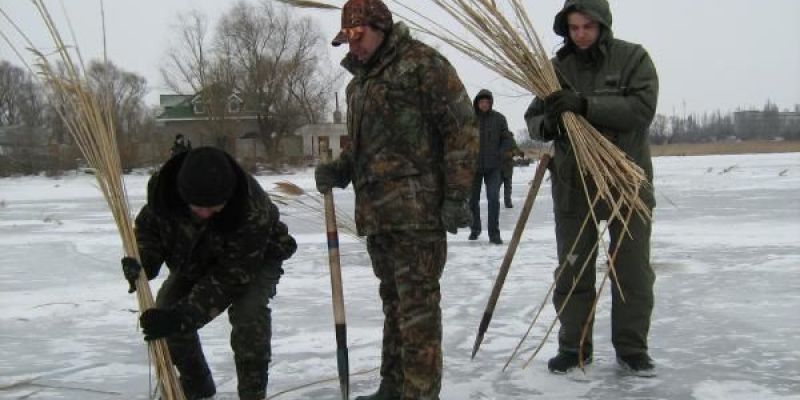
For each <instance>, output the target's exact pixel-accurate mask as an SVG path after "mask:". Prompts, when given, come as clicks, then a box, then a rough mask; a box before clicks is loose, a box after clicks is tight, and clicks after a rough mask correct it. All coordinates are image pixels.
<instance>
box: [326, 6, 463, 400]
mask: <svg viewBox="0 0 800 400" xmlns="http://www.w3.org/2000/svg"><path fill="white" fill-rule="evenodd" d="M342 43H348V45H349V48H350V51H349V53H348V54H347V56H346V57H345V58H344V60H343V61H342V66H344V67H345V68H346V69H347V70H348V71H350V72H351V73H352V74H353V79H352V80H351V81H350V83H349V84H348V85H347V130H348V135H349V137H350V140H351V142H350V143H351V145H350V146H349V147H348V148H347V149H346V150H345V151H344V152H342V154H341V156H340V157H339V159H337V160H335V161H333V162H330V163H326V164H321V165H319V166H318V167H317V169H316V173H315V176H316V183H317V189H319V191H320V192H322V193H326V192H328V191H329V190H331V188H332V187H340V188H344V187H346V186H347V185H349V184H350V183H352V184H353V190H355V196H356V200H355V201H356V205H355V213H356V228H357V230H358V233H359V234H360V235H365V236H367V250H368V252H369V255H370V258H371V260H372V268H373V271H374V272H375V275H376V276H377V277H378V279H380V296H381V300H382V302H383V312H384V315H385V320H384V327H383V352H382V357H381V358H382V362H381V384H380V387H379V388H378V391H377V392H376V393H375V394H373V395H370V396H362V397H358V398H357V399H361V400H364V399H366V400H394V399H416V400H435V399H438V398H439V391H440V388H441V380H442V311H441V308H440V306H439V301H440V299H441V294H440V291H439V279H440V278H441V275H442V271H443V269H444V265H445V261H446V259H447V239H446V236H445V231H449V232H451V233H456V231H457V229H458V228H463V227H467V226H468V225H469V223H470V212H469V209H468V208H467V198H468V196H469V191H470V185H471V183H472V175H473V169H474V165H475V156H476V154H477V150H478V148H477V131H476V129H475V122H474V115H473V112H472V109H471V106H470V101H469V97H468V96H467V94H466V91H465V90H464V86H463V85H462V83H461V80H460V79H459V78H458V75H457V74H456V71H455V69H454V68H453V67H452V66H451V65H450V63H449V62H448V61H447V59H445V58H444V57H443V56H442V55H441V54H439V53H438V52H437V51H435V50H434V49H433V48H431V47H429V46H427V45H425V44H423V43H422V42H419V41H417V40H415V39H413V38H412V37H411V35H410V32H409V29H408V27H407V26H406V25H405V24H404V23H402V22H398V23H396V24H394V23H393V22H392V14H391V13H390V12H389V10H388V8H387V7H386V5H385V4H384V3H383V2H382V1H380V0H350V1H348V2H347V3H346V4H345V5H344V8H343V9H342V30H341V31H340V32H339V34H338V35H337V36H336V38H335V39H334V41H333V45H334V46H338V45H340V44H342Z"/></svg>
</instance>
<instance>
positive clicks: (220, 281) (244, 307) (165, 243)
mask: <svg viewBox="0 0 800 400" xmlns="http://www.w3.org/2000/svg"><path fill="white" fill-rule="evenodd" d="M184 157H185V155H178V156H176V157H173V158H171V159H170V160H169V161H167V162H166V163H165V164H164V166H163V167H162V168H161V170H160V171H159V172H158V173H157V174H155V175H154V176H153V177H152V178H151V179H150V182H149V183H148V200H147V204H146V205H145V206H144V207H143V208H142V210H141V211H140V212H139V214H138V216H137V218H136V238H137V241H138V244H139V252H140V256H141V263H142V267H143V268H144V269H145V270H146V272H147V275H148V276H152V277H154V276H156V275H157V274H158V271H159V269H160V267H161V265H162V264H163V263H166V265H167V267H168V268H169V271H170V274H169V278H168V279H167V281H166V282H165V286H164V288H163V289H162V290H161V291H159V298H160V300H158V302H159V303H160V304H159V307H161V306H163V307H168V308H171V309H173V310H175V311H177V312H180V313H182V314H183V315H184V316H186V317H187V319H188V320H189V321H190V322H191V323H192V325H193V327H194V328H195V329H199V328H201V327H202V326H204V325H205V324H207V323H208V322H209V321H211V320H212V319H214V318H215V317H216V316H218V315H219V314H221V313H222V312H224V311H225V310H226V309H229V319H230V322H231V325H232V326H233V331H232V333H231V346H232V348H233V350H234V355H235V358H236V366H237V374H238V375H239V378H240V381H239V385H240V396H242V398H246V397H244V396H252V395H253V393H255V395H254V396H255V397H247V398H260V397H258V394H259V393H261V395H262V397H263V393H264V391H265V389H266V371H267V368H268V363H269V358H270V356H269V354H270V352H269V342H270V335H271V329H270V317H269V308H268V307H267V304H268V299H269V297H270V296H273V295H274V294H275V287H276V285H277V283H278V281H279V279H280V276H281V274H282V273H283V269H282V268H281V265H282V261H283V260H285V259H288V258H289V257H290V256H291V255H292V254H293V253H294V251H295V249H296V244H295V241H294V239H293V238H292V237H291V235H289V233H288V230H287V228H286V225H285V224H283V223H282V222H281V221H280V220H279V213H278V209H277V207H276V206H275V205H274V204H273V203H272V202H271V201H270V199H269V197H268V196H267V195H266V193H264V191H263V190H262V189H261V187H260V186H259V185H258V183H257V182H256V181H255V179H253V177H252V176H250V175H249V174H247V173H246V172H244V171H243V170H242V169H241V167H239V166H238V164H236V163H235V161H233V159H232V158H231V162H232V163H233V165H234V166H235V172H236V175H237V183H236V188H235V190H234V194H233V197H231V199H230V200H228V202H227V203H226V205H225V207H224V208H223V210H222V211H221V212H219V213H217V214H215V215H214V216H213V217H212V218H210V219H209V220H207V221H201V220H198V219H196V218H195V217H193V216H192V215H191V214H190V212H189V208H188V206H187V205H186V204H185V203H184V202H183V200H182V199H181V197H180V195H179V194H178V192H177V188H176V187H177V186H176V184H175V182H176V181H175V180H176V176H177V172H178V170H179V169H180V166H181V164H182V162H183V159H184ZM171 340H172V338H171ZM175 341H177V342H176V344H175V346H170V353H171V355H172V356H173V358H174V359H176V360H179V361H176V365H178V366H179V368H181V367H180V364H179V363H180V362H181V361H180V360H183V359H186V360H189V361H186V362H185V364H186V365H191V367H186V368H187V371H189V372H188V373H189V374H190V375H193V376H195V375H202V371H203V369H206V370H207V366H206V367H205V368H203V367H202V366H204V365H205V360H204V358H203V357H202V350H201V349H200V344H199V342H198V341H196V332H192V333H190V334H187V335H182V336H181V337H176V338H175ZM173 349H174V351H173ZM198 354H199V355H198ZM242 390H244V391H242Z"/></svg>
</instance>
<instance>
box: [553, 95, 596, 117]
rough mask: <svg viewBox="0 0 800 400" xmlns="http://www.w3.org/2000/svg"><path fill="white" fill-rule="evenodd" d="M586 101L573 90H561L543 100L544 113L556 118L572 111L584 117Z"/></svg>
mask: <svg viewBox="0 0 800 400" xmlns="http://www.w3.org/2000/svg"><path fill="white" fill-rule="evenodd" d="M586 107H587V100H586V98H585V97H583V96H581V95H580V94H578V92H575V91H574V90H569V89H561V90H558V91H556V92H553V93H550V95H549V96H547V97H545V98H544V112H545V114H551V115H554V116H556V117H560V116H561V114H563V113H565V112H567V111H572V112H573V113H575V114H578V115H586Z"/></svg>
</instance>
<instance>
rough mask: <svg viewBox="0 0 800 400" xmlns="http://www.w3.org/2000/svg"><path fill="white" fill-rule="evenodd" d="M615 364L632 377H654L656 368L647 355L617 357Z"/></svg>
mask: <svg viewBox="0 0 800 400" xmlns="http://www.w3.org/2000/svg"><path fill="white" fill-rule="evenodd" d="M617 363H619V366H620V367H621V368H622V369H623V370H624V371H627V372H629V373H631V374H633V375H636V376H641V377H644V378H650V377H654V376H656V367H655V365H653V360H652V359H651V358H650V356H648V355H647V353H639V354H631V355H627V356H617Z"/></svg>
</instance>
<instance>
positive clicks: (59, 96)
mask: <svg viewBox="0 0 800 400" xmlns="http://www.w3.org/2000/svg"><path fill="white" fill-rule="evenodd" d="M32 2H33V4H34V6H35V7H36V9H37V11H38V13H39V15H40V16H41V18H42V20H43V22H44V24H45V26H46V28H47V30H48V33H49V35H50V38H51V39H52V41H53V43H54V45H55V48H56V50H55V52H54V53H53V54H52V55H55V56H56V58H57V60H58V61H59V63H60V65H61V66H62V68H63V71H58V70H57V69H56V68H54V66H53V64H52V63H51V61H50V60H49V59H48V55H46V54H45V53H43V52H42V51H40V50H38V49H36V47H35V46H34V45H33V43H32V42H31V41H30V40H29V39H28V38H27V36H25V34H24V32H22V31H21V30H20V29H19V28H18V27H17V26H16V25H14V26H15V28H17V31H18V32H19V33H20V35H21V36H22V37H23V38H24V39H25V40H26V41H27V44H28V48H29V50H30V51H31V52H32V53H33V54H34V55H35V58H36V60H37V61H36V63H35V64H34V66H35V67H36V69H37V70H38V71H37V74H36V76H37V77H38V78H39V79H40V80H41V82H42V83H43V84H44V85H45V86H46V87H47V88H48V89H49V90H50V91H51V92H52V98H51V99H52V101H54V102H55V104H54V109H55V110H56V111H57V112H58V114H59V117H60V118H61V120H62V121H63V123H64V125H65V126H66V128H67V130H68V131H69V133H70V135H71V136H72V137H73V139H74V140H75V143H76V144H77V145H78V148H79V149H80V151H81V153H82V154H83V156H84V157H85V158H86V162H87V163H88V165H89V166H90V167H91V168H92V169H94V171H95V177H96V178H97V184H98V186H99V188H100V191H101V192H102V194H103V197H105V199H106V202H107V203H108V206H109V208H110V209H111V213H112V215H113V217H114V221H115V222H116V225H117V229H118V231H119V234H120V237H121V239H122V245H123V248H124V252H125V254H126V255H127V256H129V257H134V258H136V259H137V260H138V259H139V250H138V246H137V244H136V235H135V233H134V227H133V224H132V219H131V215H130V210H129V207H128V197H127V192H126V190H125V184H124V181H123V178H122V168H121V164H120V157H119V152H118V147H117V138H116V132H115V130H114V123H113V115H112V108H111V103H110V98H108V97H106V98H104V99H100V98H98V97H99V96H98V95H97V94H95V93H93V91H92V89H91V87H90V86H89V84H88V79H87V77H86V76H85V75H84V72H85V68H84V65H83V59H82V57H81V54H80V50H79V48H78V47H77V45H74V46H67V45H66V44H65V42H64V40H63V38H62V36H61V33H60V32H59V30H58V27H57V26H56V24H55V22H54V21H53V18H52V17H51V14H50V12H49V11H48V9H47V7H46V6H45V4H44V2H43V1H42V0H33V1H32ZM101 7H102V3H101ZM3 15H4V16H5V17H6V19H8V20H9V21H10V22H12V24H13V21H12V20H11V19H10V18H9V17H8V15H7V14H5V13H4V12H3ZM104 36H105V35H104ZM4 38H5V39H6V41H8V42H9V45H11V46H12V47H13V44H12V43H11V42H10V41H9V40H8V38H7V36H5V35H4ZM73 39H74V37H73ZM69 47H74V50H75V53H76V55H77V57H78V61H79V64H78V65H80V68H79V67H78V66H77V65H76V63H75V62H74V59H73V56H72V54H71V53H70V52H69V50H68V48H69ZM15 52H16V49H15ZM17 54H19V52H17ZM104 57H105V55H104ZM23 62H24V61H23ZM108 96H110V95H108ZM136 293H137V299H138V303H139V309H140V311H144V310H146V309H148V308H152V307H153V306H154V304H155V302H154V301H153V295H152V293H151V291H150V286H149V284H148V282H147V277H146V276H145V274H140V276H139V279H138V280H137V282H136ZM148 350H149V353H150V357H151V361H152V362H153V364H154V367H155V370H156V379H157V385H158V389H159V391H160V394H161V396H162V398H164V399H169V400H183V399H184V398H185V397H184V394H183V390H182V388H181V385H180V382H179V381H178V379H177V376H176V374H175V370H174V369H173V367H172V361H171V359H170V355H169V350H168V349H167V345H166V341H165V340H163V339H161V340H156V341H152V342H149V346H148Z"/></svg>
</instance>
